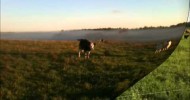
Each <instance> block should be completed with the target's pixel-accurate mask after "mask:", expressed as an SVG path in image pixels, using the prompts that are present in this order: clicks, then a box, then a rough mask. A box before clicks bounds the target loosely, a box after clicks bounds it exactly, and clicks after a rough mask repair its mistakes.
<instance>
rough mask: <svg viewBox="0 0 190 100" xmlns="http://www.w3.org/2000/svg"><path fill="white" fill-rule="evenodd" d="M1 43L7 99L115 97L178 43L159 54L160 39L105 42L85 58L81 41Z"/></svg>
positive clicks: (1, 70)
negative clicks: (80, 45)
mask: <svg viewBox="0 0 190 100" xmlns="http://www.w3.org/2000/svg"><path fill="white" fill-rule="evenodd" d="M0 43H1V48H0V58H1V59H0V75H1V79H0V83H1V97H2V99H3V100H7V99H11V100H12V99H17V100H26V99H27V100H33V99H40V100H41V99H44V100H46V99H110V98H115V97H116V96H118V95H119V94H121V93H122V92H124V91H125V90H126V89H127V88H129V87H130V86H131V85H133V84H134V83H136V82H137V81H138V80H139V79H141V78H142V77H144V76H145V75H147V74H148V73H149V72H151V71H152V70H154V69H155V68H156V67H157V66H158V65H159V64H160V63H162V62H163V61H164V60H165V59H166V58H167V57H168V56H169V55H170V54H171V51H173V50H174V48H175V46H176V45H177V42H174V45H172V47H171V49H169V50H168V51H165V52H162V53H160V54H154V51H155V43H144V44H142V43H127V42H121V41H106V42H104V43H99V44H97V45H96V49H95V50H94V51H92V55H91V58H90V59H89V60H85V59H84V55H83V56H82V58H80V59H79V58H78V55H77V50H78V48H77V47H78V42H77V41H26V40H25V41H19V40H0ZM183 73H184V72H183Z"/></svg>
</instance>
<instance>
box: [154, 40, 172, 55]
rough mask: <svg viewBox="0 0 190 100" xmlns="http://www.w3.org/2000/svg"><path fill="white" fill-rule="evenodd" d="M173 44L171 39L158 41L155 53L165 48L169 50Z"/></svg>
mask: <svg viewBox="0 0 190 100" xmlns="http://www.w3.org/2000/svg"><path fill="white" fill-rule="evenodd" d="M171 45H172V41H171V40H169V41H166V42H164V43H158V44H157V46H156V51H155V53H160V52H161V51H165V50H168V49H169V48H170V47H171Z"/></svg>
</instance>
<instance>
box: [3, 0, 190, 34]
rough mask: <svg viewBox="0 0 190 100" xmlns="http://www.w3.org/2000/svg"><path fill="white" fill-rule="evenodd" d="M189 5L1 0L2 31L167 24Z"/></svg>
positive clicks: (137, 0) (172, 0) (161, 0)
mask: <svg viewBox="0 0 190 100" xmlns="http://www.w3.org/2000/svg"><path fill="white" fill-rule="evenodd" d="M188 9H189V0H1V31H9V32H10V31H13V32H19V31H59V30H61V29H64V30H72V29H83V28H102V27H113V28H117V27H124V28H135V27H143V26H160V25H162V26H169V25H173V24H177V23H180V22H185V21H186V20H187V15H188Z"/></svg>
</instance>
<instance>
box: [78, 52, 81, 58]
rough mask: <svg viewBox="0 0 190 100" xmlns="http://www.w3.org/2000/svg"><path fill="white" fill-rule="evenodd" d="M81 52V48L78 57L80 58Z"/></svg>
mask: <svg viewBox="0 0 190 100" xmlns="http://www.w3.org/2000/svg"><path fill="white" fill-rule="evenodd" d="M80 53H81V50H79V52H78V57H79V58H80Z"/></svg>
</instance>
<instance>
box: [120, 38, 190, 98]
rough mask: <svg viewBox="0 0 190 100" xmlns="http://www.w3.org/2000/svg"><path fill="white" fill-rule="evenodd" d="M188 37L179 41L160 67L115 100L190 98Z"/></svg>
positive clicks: (189, 45) (189, 50)
mask: <svg viewBox="0 0 190 100" xmlns="http://www.w3.org/2000/svg"><path fill="white" fill-rule="evenodd" d="M189 84H190V38H188V39H184V38H182V40H181V41H180V43H179V45H178V47H177V48H176V50H175V51H174V52H173V53H172V55H171V56H170V57H169V59H167V60H166V61H165V62H164V63H163V64H162V65H161V66H160V67H158V68H157V69H156V70H154V71H153V72H151V73H150V74H149V75H147V76H146V77H145V78H144V79H142V80H141V81H139V82H138V83H137V84H135V85H134V86H133V87H131V88H130V89H128V90H127V91H126V92H124V93H123V94H122V95H121V96H119V97H118V98H117V100H190V85H189Z"/></svg>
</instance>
